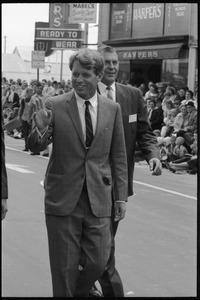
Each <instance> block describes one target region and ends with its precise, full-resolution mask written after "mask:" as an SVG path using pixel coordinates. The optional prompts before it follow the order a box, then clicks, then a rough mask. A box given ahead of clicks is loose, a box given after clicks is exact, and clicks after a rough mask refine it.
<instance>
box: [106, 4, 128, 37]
mask: <svg viewBox="0 0 200 300" xmlns="http://www.w3.org/2000/svg"><path fill="white" fill-rule="evenodd" d="M132 5H133V4H132V3H113V4H112V10H111V15H112V17H111V20H112V21H111V24H112V25H111V32H110V37H111V39H116V38H122V37H123V38H128V37H131V18H132V16H131V15H132Z"/></svg>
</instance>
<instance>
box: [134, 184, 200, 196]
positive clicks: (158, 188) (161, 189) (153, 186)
mask: <svg viewBox="0 0 200 300" xmlns="http://www.w3.org/2000/svg"><path fill="white" fill-rule="evenodd" d="M133 182H134V183H137V184H141V185H145V186H148V187H150V188H153V189H156V190H160V191H163V192H167V193H171V194H174V195H178V196H181V197H185V198H190V199H193V200H197V198H196V197H193V196H189V195H186V194H182V193H178V192H175V191H172V190H167V189H163V188H160V187H157V186H155V185H151V184H148V183H144V182H140V181H136V180H133Z"/></svg>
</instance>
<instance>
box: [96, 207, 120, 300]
mask: <svg viewBox="0 0 200 300" xmlns="http://www.w3.org/2000/svg"><path fill="white" fill-rule="evenodd" d="M114 218H115V211H114V205H113V209H112V218H111V235H112V245H111V252H110V256H109V259H108V262H107V266H106V269H105V271H104V272H103V274H102V276H101V278H100V279H99V280H98V281H99V283H100V286H101V289H102V292H103V296H104V297H114V298H115V297H124V289H123V284H122V281H121V278H120V276H119V273H118V271H117V270H116V268H115V240H114V237H115V234H116V232H117V228H118V224H119V222H115V221H114Z"/></svg>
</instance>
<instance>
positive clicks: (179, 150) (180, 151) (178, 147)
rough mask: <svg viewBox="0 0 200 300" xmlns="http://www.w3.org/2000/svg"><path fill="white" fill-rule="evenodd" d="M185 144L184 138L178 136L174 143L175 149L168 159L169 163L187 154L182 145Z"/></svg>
mask: <svg viewBox="0 0 200 300" xmlns="http://www.w3.org/2000/svg"><path fill="white" fill-rule="evenodd" d="M184 142H185V140H184V138H183V137H182V136H178V137H177V138H176V141H175V147H174V150H173V153H172V155H171V157H170V160H171V161H174V160H176V159H179V158H182V157H183V156H184V155H185V154H188V151H187V149H186V148H185V146H184V145H183V144H184Z"/></svg>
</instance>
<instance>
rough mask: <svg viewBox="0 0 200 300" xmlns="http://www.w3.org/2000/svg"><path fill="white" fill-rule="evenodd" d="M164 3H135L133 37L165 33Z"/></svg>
mask: <svg viewBox="0 0 200 300" xmlns="http://www.w3.org/2000/svg"><path fill="white" fill-rule="evenodd" d="M163 18H164V3H134V7H133V30H132V37H134V38H140V37H141V38H142V37H154V36H162V35H163Z"/></svg>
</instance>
